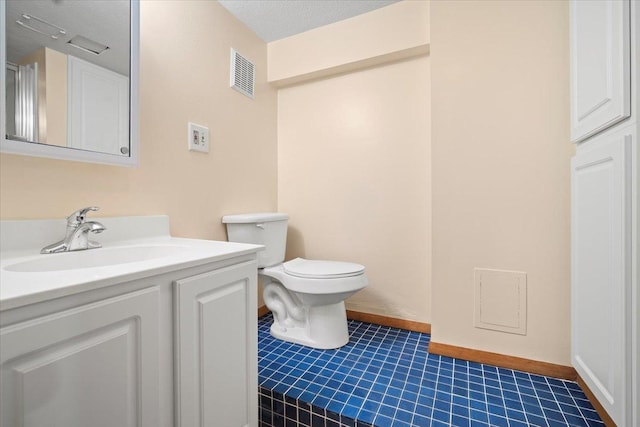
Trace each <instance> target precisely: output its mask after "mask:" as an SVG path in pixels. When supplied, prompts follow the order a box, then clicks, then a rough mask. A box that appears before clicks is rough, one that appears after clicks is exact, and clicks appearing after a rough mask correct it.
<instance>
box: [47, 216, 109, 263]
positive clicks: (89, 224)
mask: <svg viewBox="0 0 640 427" xmlns="http://www.w3.org/2000/svg"><path fill="white" fill-rule="evenodd" d="M98 209H100V208H98V207H95V206H92V207H88V208H84V209H79V210H77V211H75V212H74V213H72V214H71V215H69V216H68V217H67V232H66V234H65V236H64V239H62V240H60V241H59V242H56V243H53V244H51V245H49V246H45V247H44V248H42V250H41V251H40V253H41V254H53V253H56V252H70V251H82V250H85V249H94V248H99V247H101V246H102V245H101V244H100V243H98V242H94V241H93V240H89V232H92V233H102V232H103V231H104V230H106V228H105V226H104V225H102V224H100V223H99V222H97V221H87V220H86V218H87V213H88V212H89V211H97V210H98Z"/></svg>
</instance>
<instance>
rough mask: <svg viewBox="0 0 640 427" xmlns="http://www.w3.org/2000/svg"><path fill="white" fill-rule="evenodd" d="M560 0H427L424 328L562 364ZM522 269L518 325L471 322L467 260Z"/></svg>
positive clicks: (564, 142)
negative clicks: (429, 305) (427, 319)
mask: <svg viewBox="0 0 640 427" xmlns="http://www.w3.org/2000/svg"><path fill="white" fill-rule="evenodd" d="M568 25H569V18H568V5H567V3H566V2H563V1H518V2H504V1H495V2H493V1H482V2H472V1H459V2H456V1H447V2H433V3H432V5H431V42H432V45H431V54H432V56H431V59H432V80H431V89H432V105H433V113H432V144H433V145H432V147H433V157H432V159H433V162H432V165H433V283H432V286H433V292H432V298H433V311H432V313H433V318H432V331H433V335H432V340H433V341H435V342H440V343H446V344H452V345H458V346H463V347H470V348H475V349H481V350H486V351H492V352H497V353H503V354H510V355H514V356H521V357H525V358H530V359H535V360H542V361H548V362H553V363H560V364H565V365H569V364H570V335H569V334H570V332H569V327H570V325H569V313H570V305H569V290H570V289H569V288H570V277H569V274H570V269H569V251H570V248H569V196H570V184H569V158H570V156H571V155H572V153H573V147H572V145H571V144H570V143H569V129H568V123H569V95H568V91H569V70H568V66H569V52H568ZM474 267H481V268H494V269H505V270H516V271H524V272H526V273H527V280H528V294H527V298H528V327H527V335H525V336H520V335H513V334H508V333H503V332H494V331H488V330H482V329H476V328H474V327H473V308H474V306H473V298H474V296H473V295H474V293H473V287H472V285H473V268H474Z"/></svg>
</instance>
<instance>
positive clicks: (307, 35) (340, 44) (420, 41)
mask: <svg viewBox="0 0 640 427" xmlns="http://www.w3.org/2000/svg"><path fill="white" fill-rule="evenodd" d="M428 44H429V2H428V1H416V0H412V1H402V2H398V3H394V4H392V5H389V6H386V7H383V8H381V9H377V10H374V11H372V12H369V13H365V14H363V15H358V16H355V17H353V18H350V19H345V20H343V21H339V22H336V23H333V24H330V25H325V26H323V27H319V28H315V29H313V30H310V31H307V32H304V33H301V34H297V35H295V36H292V37H287V38H285V39H282V40H276V41H274V42H271V43H269V47H268V50H269V64H268V67H269V72H268V78H269V81H270V82H278V81H285V82H286V81H288V80H290V79H295V78H296V77H298V76H317V75H326V74H327V73H331V72H333V71H338V72H339V71H341V69H342V68H344V67H347V65H348V64H354V65H355V66H356V67H357V66H358V65H359V64H363V63H364V64H367V63H368V62H367V61H369V60H371V59H372V58H377V57H380V56H393V55H397V54H398V52H406V51H412V50H416V49H418V50H420V48H421V47H424V46H427V45H428ZM364 64H363V65H364ZM349 71H353V68H351V69H349Z"/></svg>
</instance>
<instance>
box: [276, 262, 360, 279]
mask: <svg viewBox="0 0 640 427" xmlns="http://www.w3.org/2000/svg"><path fill="white" fill-rule="evenodd" d="M282 268H283V270H284V272H285V273H287V274H288V275H290V276H294V277H300V278H303V279H340V278H343V277H353V276H359V275H361V274H363V273H364V266H362V265H360V264H355V263H352V262H341V261H321V260H308V259H303V258H296V259H293V260H291V261H287V262H285V263H284V264H282Z"/></svg>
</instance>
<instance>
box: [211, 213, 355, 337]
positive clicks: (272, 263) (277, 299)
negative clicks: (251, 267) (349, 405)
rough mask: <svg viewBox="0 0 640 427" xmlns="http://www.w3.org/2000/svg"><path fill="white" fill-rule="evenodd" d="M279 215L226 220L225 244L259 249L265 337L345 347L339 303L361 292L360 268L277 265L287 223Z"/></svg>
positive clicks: (314, 263) (294, 262)
mask: <svg viewBox="0 0 640 427" xmlns="http://www.w3.org/2000/svg"><path fill="white" fill-rule="evenodd" d="M288 219H289V216H288V215H287V214H283V213H256V214H243V215H226V216H224V217H223V218H222V222H223V223H225V224H226V225H227V234H228V236H229V241H230V242H240V243H254V244H259V245H264V246H265V250H264V251H262V252H259V253H258V268H259V270H258V274H259V275H260V277H261V279H262V296H263V299H264V302H265V304H266V305H267V307H268V308H269V310H271V312H272V313H273V325H271V335H273V336H274V337H276V338H279V339H282V340H285V341H290V342H294V343H298V344H302V345H306V346H309V347H314V348H322V349H330V348H338V347H342V346H343V345H345V344H346V343H348V342H349V331H348V330H347V315H346V311H345V307H344V300H345V299H347V298H348V297H350V296H351V295H353V294H354V293H356V292H358V291H359V290H360V289H362V288H364V287H366V286H367V278H366V276H365V275H364V267H363V266H362V265H360V264H353V263H349V262H337V261H314V260H306V259H302V258H296V259H294V260H292V261H288V262H285V263H283V262H282V261H284V254H285V247H286V242H287V221H288Z"/></svg>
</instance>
